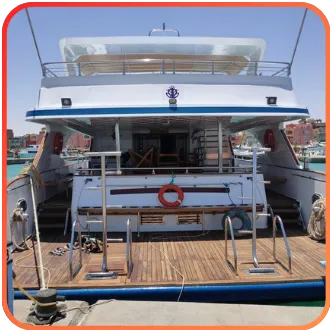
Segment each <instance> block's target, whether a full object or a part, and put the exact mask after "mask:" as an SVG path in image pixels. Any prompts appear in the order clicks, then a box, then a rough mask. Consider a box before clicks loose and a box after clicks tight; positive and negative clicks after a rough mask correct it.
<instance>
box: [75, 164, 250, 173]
mask: <svg viewBox="0 0 330 330" xmlns="http://www.w3.org/2000/svg"><path fill="white" fill-rule="evenodd" d="M252 168H253V166H248V165H247V166H225V167H223V169H237V170H247V169H252ZM218 169H219V167H218V166H192V167H185V166H183V167H121V168H120V171H121V172H123V171H152V172H153V173H155V171H157V170H160V171H162V170H186V172H187V173H188V171H189V170H218ZM100 170H101V169H100V168H79V169H76V171H100ZM106 171H116V168H106Z"/></svg>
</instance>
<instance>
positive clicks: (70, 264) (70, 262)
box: [69, 220, 82, 281]
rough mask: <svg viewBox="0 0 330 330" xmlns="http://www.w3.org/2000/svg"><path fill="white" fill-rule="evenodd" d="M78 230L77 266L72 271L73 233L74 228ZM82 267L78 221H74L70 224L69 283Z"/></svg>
mask: <svg viewBox="0 0 330 330" xmlns="http://www.w3.org/2000/svg"><path fill="white" fill-rule="evenodd" d="M76 226H77V228H78V244H79V248H78V249H79V264H78V265H77V267H76V268H75V269H73V246H74V233H75V231H74V230H75V228H76ZM81 267H82V249H81V228H80V222H79V220H75V221H74V222H73V224H72V230H71V242H70V255H69V271H70V281H73V279H74V278H75V276H76V275H77V274H78V272H79V270H80V269H81Z"/></svg>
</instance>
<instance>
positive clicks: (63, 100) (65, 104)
mask: <svg viewBox="0 0 330 330" xmlns="http://www.w3.org/2000/svg"><path fill="white" fill-rule="evenodd" d="M61 103H62V107H71V105H72V101H71V99H70V98H69V97H66V98H61Z"/></svg>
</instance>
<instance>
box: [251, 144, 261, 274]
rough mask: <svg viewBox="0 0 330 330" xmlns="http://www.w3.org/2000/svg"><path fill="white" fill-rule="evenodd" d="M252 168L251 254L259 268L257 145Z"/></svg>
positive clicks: (253, 149) (253, 150)
mask: <svg viewBox="0 0 330 330" xmlns="http://www.w3.org/2000/svg"><path fill="white" fill-rule="evenodd" d="M252 153H253V168H252V256H253V263H254V266H255V267H257V268H260V266H259V263H258V259H257V204H256V185H257V146H254V147H253V148H252Z"/></svg>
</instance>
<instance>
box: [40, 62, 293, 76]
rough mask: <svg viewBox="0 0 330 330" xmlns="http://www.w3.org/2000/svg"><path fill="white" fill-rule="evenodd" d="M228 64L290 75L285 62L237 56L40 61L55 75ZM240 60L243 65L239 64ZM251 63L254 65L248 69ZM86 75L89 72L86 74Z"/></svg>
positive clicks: (199, 69) (219, 68)
mask: <svg viewBox="0 0 330 330" xmlns="http://www.w3.org/2000/svg"><path fill="white" fill-rule="evenodd" d="M228 64H230V65H231V66H232V67H233V68H235V65H236V66H237V69H238V71H237V73H236V74H235V75H239V74H242V73H244V74H248V75H255V76H257V75H260V74H262V75H264V76H279V77H281V76H286V77H289V76H290V70H289V66H290V63H287V62H271V61H249V60H246V61H239V60H193V59H176V60H172V59H150V58H145V59H125V60H105V61H81V62H48V63H44V64H43V75H44V77H59V76H64V75H67V74H69V71H70V74H71V75H76V76H81V75H82V74H83V71H82V70H83V69H84V68H87V67H88V68H93V69H94V70H93V72H92V73H90V74H98V73H101V74H123V75H125V74H130V73H133V74H134V73H142V74H147V73H159V74H171V73H172V74H176V73H186V74H193V73H209V74H212V75H214V74H216V73H218V74H230V73H227V72H226V69H227V68H228ZM243 64H244V65H243ZM251 67H253V68H254V69H253V70H251ZM88 75H89V74H88Z"/></svg>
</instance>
